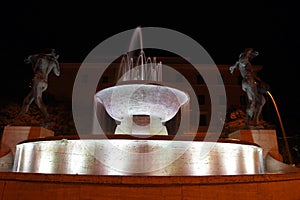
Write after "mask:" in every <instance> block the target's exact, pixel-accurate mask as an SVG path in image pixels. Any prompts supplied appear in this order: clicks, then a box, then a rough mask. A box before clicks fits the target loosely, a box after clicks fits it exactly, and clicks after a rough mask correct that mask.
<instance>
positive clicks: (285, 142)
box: [267, 91, 293, 163]
mask: <svg viewBox="0 0 300 200" xmlns="http://www.w3.org/2000/svg"><path fill="white" fill-rule="evenodd" d="M267 94H268V95H269V96H270V97H271V99H272V102H273V105H274V107H275V110H276V113H277V117H278V120H279V124H280V128H281V131H282V134H283V138H284V144H285V146H286V150H287V152H288V159H289V163H292V162H293V159H292V155H291V153H290V148H289V144H288V142H287V139H286V133H285V129H284V126H283V123H282V120H281V116H280V113H279V110H278V106H277V104H276V102H275V99H274V98H273V96H272V94H271V93H270V92H269V91H267Z"/></svg>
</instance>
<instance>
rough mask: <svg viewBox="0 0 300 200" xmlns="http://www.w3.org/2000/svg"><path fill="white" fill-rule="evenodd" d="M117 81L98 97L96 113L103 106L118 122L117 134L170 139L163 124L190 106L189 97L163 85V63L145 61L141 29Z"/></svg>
mask: <svg viewBox="0 0 300 200" xmlns="http://www.w3.org/2000/svg"><path fill="white" fill-rule="evenodd" d="M137 36H138V38H139V39H140V40H139V43H140V47H139V49H140V52H139V53H138V56H137V59H136V60H134V57H133V51H132V49H133V44H135V38H136V37H137ZM117 78H118V84H117V85H116V86H113V87H109V88H106V89H103V90H101V91H99V92H97V94H96V95H95V97H96V105H97V106H96V112H97V111H98V110H101V109H100V108H99V107H101V106H104V108H105V110H106V111H107V113H108V114H109V115H110V116H111V117H112V118H113V119H114V120H116V122H117V124H118V125H117V128H116V130H115V134H134V135H148V134H150V135H168V133H167V129H166V127H165V126H164V123H165V122H167V121H169V120H170V119H172V118H173V117H174V116H175V115H176V113H177V112H178V111H179V109H180V108H181V106H183V105H184V104H186V103H188V102H189V95H188V94H187V93H186V92H183V91H181V90H178V89H176V88H172V87H169V86H165V85H163V82H162V63H161V62H159V63H157V62H156V57H154V58H153V59H151V58H150V57H146V55H145V52H144V49H143V43H142V34H141V29H140V27H138V28H136V29H135V31H134V34H133V37H132V41H131V43H130V46H129V50H128V52H126V53H125V54H124V55H123V57H122V59H121V63H120V67H119V72H118V77H117ZM99 104H101V105H99ZM139 122H143V123H139Z"/></svg>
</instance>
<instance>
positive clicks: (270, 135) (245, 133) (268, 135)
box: [229, 129, 283, 161]
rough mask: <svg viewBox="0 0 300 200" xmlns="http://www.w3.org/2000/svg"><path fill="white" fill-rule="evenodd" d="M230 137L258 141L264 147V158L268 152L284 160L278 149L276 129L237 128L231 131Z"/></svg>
mask: <svg viewBox="0 0 300 200" xmlns="http://www.w3.org/2000/svg"><path fill="white" fill-rule="evenodd" d="M229 138H231V139H238V140H242V141H247V142H252V143H256V144H257V145H259V146H261V147H262V149H263V157H264V158H265V157H266V156H267V154H270V155H271V156H272V157H273V158H275V159H276V160H279V161H283V158H282V155H281V154H280V153H279V150H278V143H277V136H276V130H266V129H258V130H251V129H245V130H237V131H235V132H233V133H230V134H229Z"/></svg>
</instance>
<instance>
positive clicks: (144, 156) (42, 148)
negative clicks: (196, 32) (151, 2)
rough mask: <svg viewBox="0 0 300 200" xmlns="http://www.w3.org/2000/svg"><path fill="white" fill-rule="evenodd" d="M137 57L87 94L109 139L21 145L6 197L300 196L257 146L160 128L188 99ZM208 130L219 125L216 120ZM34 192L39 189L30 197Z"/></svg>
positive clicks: (290, 175)
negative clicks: (110, 82)
mask: <svg viewBox="0 0 300 200" xmlns="http://www.w3.org/2000/svg"><path fill="white" fill-rule="evenodd" d="M137 34H141V32H140V29H139V28H138V29H137V30H136V31H135V32H134V38H136V37H137V36H138V35H137ZM139 38H140V44H141V47H142V41H141V35H140V37H139ZM189 47H190V46H189ZM130 50H131V48H130ZM140 50H141V51H140V52H139V54H138V56H137V59H136V60H134V56H132V55H130V53H131V52H132V51H128V52H129V53H126V54H125V55H124V57H122V61H121V66H122V67H121V70H123V71H121V72H120V74H119V82H118V84H116V85H115V86H113V87H107V88H104V89H102V90H100V91H97V92H93V93H92V95H91V96H92V97H93V98H94V99H92V98H91V99H92V100H96V101H95V102H96V104H95V107H94V105H93V106H92V107H93V109H92V110H93V111H96V116H97V115H99V113H100V112H103V110H102V111H101V109H100V108H101V107H104V108H105V111H106V112H107V113H108V114H109V116H110V117H111V118H112V119H114V120H115V121H116V124H117V127H116V129H115V131H114V134H107V135H106V134H97V133H96V132H94V131H93V132H92V134H86V135H80V137H79V136H77V135H76V136H55V137H48V138H36V139H32V140H27V141H22V142H20V143H19V144H18V145H17V146H16V153H15V156H14V163H13V169H12V170H11V171H12V172H13V173H8V175H5V176H3V177H4V178H2V179H4V180H5V181H4V182H6V183H3V184H1V185H2V188H4V189H2V191H4V192H3V194H2V196H3V198H6V197H19V196H20V195H22V198H26V197H27V198H26V199H29V198H30V197H31V196H32V194H34V195H40V196H42V195H41V193H43V192H41V191H48V192H49V191H50V192H51V194H53V196H54V195H56V196H55V197H62V198H65V197H66V196H67V194H71V195H73V194H74V196H73V197H75V198H76V199H78V198H85V199H99V198H103V199H114V198H115V199H122V198H130V199H159V198H164V197H170V198H173V197H174V198H177V199H232V198H235V197H239V196H240V197H242V198H247V199H254V198H256V199H259V198H260V199H263V198H265V197H269V198H270V199H271V198H272V197H279V198H280V199H282V197H289V196H291V193H292V195H300V192H299V190H298V187H297V185H298V184H299V183H300V182H299V180H300V175H299V174H300V173H299V170H297V169H296V168H294V167H291V166H289V165H286V164H284V163H282V162H281V161H279V160H275V159H274V158H272V157H271V156H270V155H269V154H268V152H267V153H266V152H264V149H263V148H262V147H261V146H260V145H258V144H256V143H253V142H247V141H241V140H237V139H225V138H217V139H216V140H214V138H213V136H215V135H214V132H213V131H214V130H215V129H209V130H210V131H208V132H207V133H206V137H204V138H202V137H195V135H188V134H187V135H185V134H182V133H180V134H177V133H175V134H170V133H169V132H168V131H167V130H166V126H165V123H166V122H167V121H168V120H170V119H171V118H172V117H174V115H176V114H177V113H178V111H179V110H180V109H182V108H183V107H184V106H185V105H188V104H189V103H190V100H191V99H192V98H191V97H193V96H192V95H188V94H190V93H186V92H185V91H183V90H181V89H178V88H175V87H172V86H170V85H165V84H163V79H162V78H163V77H162V75H163V74H162V70H161V68H162V64H161V63H160V62H159V63H157V62H156V59H153V60H151V59H150V58H147V57H146V56H145V54H144V52H143V48H140ZM89 69H90V68H89ZM208 71H210V72H211V71H213V69H211V68H210V70H208ZM203 73H208V72H207V71H203ZM84 75H85V74H84ZM93 75H94V74H93ZM83 77H86V76H83ZM206 81H207V82H209V81H210V80H209V79H206ZM220 87H222V86H220V85H218V89H219V90H218V91H220ZM83 88H84V89H85V88H86V87H83ZM81 89H82V88H81ZM84 92H85V91H82V90H80V95H81V96H84V99H86V96H85V95H84ZM90 102H91V101H88V105H89V103H90ZM80 106H81V105H80ZM83 107H84V106H83ZM85 108H86V107H84V109H82V110H83V111H85V110H86V109H85ZM94 108H96V109H95V110H94ZM82 110H80V111H82ZM214 111H215V110H214V108H212V115H214V114H215V112H214ZM80 114H81V113H80ZM93 114H95V113H93ZM197 114H198V113H197ZM93 117H94V116H93ZM79 118H80V119H81V118H84V114H82V116H81V115H80V117H79ZM88 119H89V120H90V118H88ZM212 119H214V118H213V117H212ZM89 120H87V121H89ZM104 123H105V120H104ZM211 123H213V124H218V122H217V120H215V121H212V122H211ZM99 124H100V120H99ZM184 132H187V130H185V131H184ZM207 136H209V137H207ZM266 154H267V155H266ZM85 175H87V176H85ZM21 184H24V185H21ZM14 186H16V187H14ZM7 188H8V189H7ZM11 188H13V189H11ZM14 188H16V190H17V192H15V190H14ZM32 188H39V189H38V190H36V191H32V192H31V193H30V192H28V191H31V190H32ZM49 188H50V189H49ZM281 188H283V190H281ZM195 191H199V192H195ZM215 191H217V192H215ZM46 195H49V194H48V193H47V194H44V193H43V197H45V196H46ZM78 195H79V196H80V197H78ZM35 197H37V196H35ZM37 198H38V197H37ZM41 198H42V197H41ZM7 199H11V198H7ZM272 199H276V198H272Z"/></svg>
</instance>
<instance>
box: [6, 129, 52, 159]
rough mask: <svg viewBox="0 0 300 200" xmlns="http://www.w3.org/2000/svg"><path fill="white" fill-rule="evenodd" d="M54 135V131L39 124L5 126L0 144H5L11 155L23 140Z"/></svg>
mask: <svg viewBox="0 0 300 200" xmlns="http://www.w3.org/2000/svg"><path fill="white" fill-rule="evenodd" d="M49 136H54V132H53V131H51V130H49V129H46V128H44V127H40V126H5V127H4V131H3V135H2V140H1V146H2V145H3V146H7V147H8V148H9V149H10V151H11V152H12V154H13V155H15V153H16V145H17V144H18V143H20V142H22V141H24V140H28V139H35V138H43V137H49Z"/></svg>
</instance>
